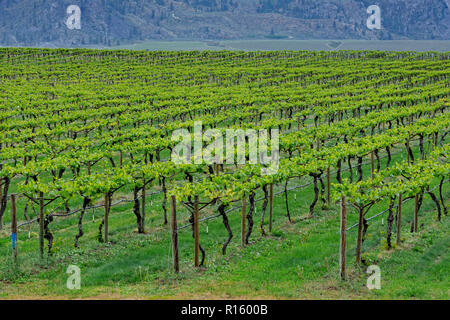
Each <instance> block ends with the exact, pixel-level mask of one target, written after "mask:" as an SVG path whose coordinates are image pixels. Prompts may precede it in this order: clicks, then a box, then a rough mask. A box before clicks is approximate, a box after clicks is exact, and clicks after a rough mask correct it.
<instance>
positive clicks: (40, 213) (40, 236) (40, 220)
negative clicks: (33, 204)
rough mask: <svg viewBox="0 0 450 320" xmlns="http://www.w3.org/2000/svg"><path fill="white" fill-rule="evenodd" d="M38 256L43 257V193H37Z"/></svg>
mask: <svg viewBox="0 0 450 320" xmlns="http://www.w3.org/2000/svg"><path fill="white" fill-rule="evenodd" d="M39 257H40V258H41V259H43V258H44V193H43V192H40V193H39Z"/></svg>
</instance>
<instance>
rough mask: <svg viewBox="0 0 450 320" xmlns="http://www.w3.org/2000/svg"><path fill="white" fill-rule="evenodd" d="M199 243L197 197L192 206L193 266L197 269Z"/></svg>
mask: <svg viewBox="0 0 450 320" xmlns="http://www.w3.org/2000/svg"><path fill="white" fill-rule="evenodd" d="M199 251H200V241H199V233H198V196H195V204H194V265H195V266H196V267H198V266H199V265H200V262H199Z"/></svg>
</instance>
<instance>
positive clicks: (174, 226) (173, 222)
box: [170, 196, 180, 273]
mask: <svg viewBox="0 0 450 320" xmlns="http://www.w3.org/2000/svg"><path fill="white" fill-rule="evenodd" d="M170 205H171V206H170V216H171V224H170V226H171V229H172V260H173V269H174V271H175V273H178V272H180V264H179V262H178V225H177V198H176V197H175V196H171V197H170Z"/></svg>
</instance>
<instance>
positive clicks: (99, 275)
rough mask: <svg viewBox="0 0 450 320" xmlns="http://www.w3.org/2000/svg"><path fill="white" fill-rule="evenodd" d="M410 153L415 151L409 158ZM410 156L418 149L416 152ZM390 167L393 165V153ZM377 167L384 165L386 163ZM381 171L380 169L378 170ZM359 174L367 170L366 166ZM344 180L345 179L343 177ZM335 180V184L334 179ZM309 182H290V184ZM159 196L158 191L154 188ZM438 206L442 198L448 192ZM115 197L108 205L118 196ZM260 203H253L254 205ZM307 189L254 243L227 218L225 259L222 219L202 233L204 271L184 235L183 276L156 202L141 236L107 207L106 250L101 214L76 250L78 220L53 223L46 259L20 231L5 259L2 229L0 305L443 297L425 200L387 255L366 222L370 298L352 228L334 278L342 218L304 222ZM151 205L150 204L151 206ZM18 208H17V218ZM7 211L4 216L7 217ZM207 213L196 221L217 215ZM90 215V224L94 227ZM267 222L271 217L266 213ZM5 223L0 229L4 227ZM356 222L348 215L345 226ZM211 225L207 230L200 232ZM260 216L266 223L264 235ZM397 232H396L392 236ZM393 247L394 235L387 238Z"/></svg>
mask: <svg viewBox="0 0 450 320" xmlns="http://www.w3.org/2000/svg"><path fill="white" fill-rule="evenodd" d="M416 149H417V148H415V150H416ZM416 154H417V150H416ZM394 160H396V161H399V160H400V156H398V155H396V156H395V157H394ZM382 164H383V165H384V164H385V159H383V162H382ZM382 167H383V166H382ZM364 171H365V176H367V175H368V167H367V166H365V168H364ZM346 174H348V173H346ZM333 180H334V177H333ZM305 181H307V180H306V178H305V179H303V180H301V181H299V180H298V179H297V180H294V179H293V180H292V181H291V183H292V185H298V184H303V183H304V182H305ZM155 188H156V189H157V188H158V187H155ZM444 191H445V199H448V196H449V190H448V188H447V189H445V188H444ZM123 196H124V194H117V195H116V196H115V198H114V199H115V200H117V199H118V198H119V197H123ZM259 196H260V195H258V197H257V198H259ZM311 199H312V186H309V187H307V188H304V189H297V190H295V191H290V192H289V203H290V207H291V215H292V217H293V220H294V223H293V224H291V223H289V222H288V221H287V218H286V210H285V205H284V199H283V197H282V195H280V196H278V197H275V201H274V229H273V231H272V233H271V234H269V235H267V236H262V235H261V233H260V231H259V221H260V212H261V210H260V208H261V202H258V206H257V213H256V214H255V215H254V221H255V225H254V229H253V230H254V231H253V234H252V237H251V244H250V246H248V247H246V248H241V247H240V210H235V211H233V212H231V213H230V214H229V219H230V225H231V227H232V230H233V234H234V238H233V240H232V242H231V244H230V245H229V247H228V249H227V255H226V256H222V254H221V248H222V243H223V242H224V241H225V239H226V238H227V233H226V230H225V228H224V226H223V224H222V221H221V219H220V218H219V219H215V220H212V221H209V222H208V223H206V222H204V223H202V224H201V225H200V242H201V245H202V246H203V247H204V248H205V250H206V254H207V258H206V263H205V267H204V268H200V269H195V268H194V266H193V251H194V243H193V238H192V231H191V228H186V229H183V230H181V231H180V232H179V249H180V267H181V273H180V274H179V275H175V274H174V273H173V272H172V270H171V256H170V255H171V251H170V250H171V249H170V248H171V244H170V233H169V229H168V227H167V226H164V225H163V216H162V210H161V201H162V198H161V195H157V196H153V197H151V198H148V199H147V200H148V204H147V207H148V208H149V212H148V213H147V215H148V219H147V234H145V235H140V234H137V232H136V223H135V217H134V215H133V213H132V204H131V203H128V204H125V205H122V206H117V207H114V209H113V212H112V214H111V216H110V239H111V244H103V243H99V242H98V241H97V235H98V226H99V223H100V221H101V217H102V214H103V212H102V211H101V210H100V209H97V210H96V211H94V212H91V211H90V212H88V213H87V214H86V216H85V220H84V231H85V235H84V236H83V237H82V238H81V240H80V246H81V248H79V249H75V248H74V247H73V241H74V237H75V235H76V234H77V232H78V229H77V219H78V217H77V216H73V217H70V218H59V219H57V221H55V222H53V223H52V224H51V231H52V232H53V235H54V237H55V245H54V248H53V254H52V255H51V256H47V255H46V259H45V261H39V257H38V230H37V226H36V225H33V226H32V227H31V229H30V231H31V239H29V240H28V238H27V236H28V227H24V228H21V229H20V233H19V243H18V245H19V261H18V265H17V266H15V265H14V264H13V262H12V259H11V241H10V238H9V230H8V225H6V226H5V229H4V230H3V231H0V297H2V298H125V297H126V298H152V299H153V298H197V299H203V298H213V299H227V298H246V299H247V298H271V299H272V298H274V299H282V298H287V299H310V298H325V299H329V298H338V299H340V298H343V299H350V298H351V299H361V298H369V299H380V298H383V299H397V298H398V299H411V298H421V299H448V298H449V292H448V291H449V288H450V286H449V285H450V283H449V279H450V277H449V270H450V269H449V259H450V255H449V250H448V249H449V243H450V241H449V240H450V239H449V235H448V227H449V221H448V217H443V220H442V221H441V222H437V221H436V216H437V215H436V211H435V208H434V205H433V203H432V201H431V200H430V199H429V197H426V198H425V201H424V204H423V206H422V208H421V211H420V219H419V221H420V232H419V233H417V234H413V233H410V232H409V226H410V223H411V218H412V215H413V201H409V202H407V203H406V204H405V206H404V211H403V212H404V218H403V222H404V223H403V228H402V232H403V244H402V246H401V247H400V248H394V249H392V250H390V251H388V250H387V249H386V248H385V240H384V239H385V233H386V225H382V219H383V220H384V221H385V220H386V216H381V217H378V218H376V219H374V220H372V221H371V223H370V227H369V229H368V238H367V240H366V241H365V243H364V246H363V255H364V258H365V259H366V260H367V261H368V263H369V264H377V265H379V266H380V268H381V272H382V273H381V277H382V288H381V290H368V289H367V287H366V279H367V275H366V274H365V268H366V267H362V268H361V269H357V268H356V267H355V265H354V260H355V257H354V247H355V241H356V229H352V230H350V231H349V232H348V256H347V261H348V272H349V279H348V280H347V281H344V282H343V281H341V280H340V279H339V276H338V248H339V233H338V230H339V214H338V206H337V205H333V206H332V208H330V209H329V210H320V205H318V206H317V207H316V212H315V217H314V218H312V219H304V218H305V217H307V216H308V208H309V204H310V202H311ZM150 204H152V206H150ZM386 207H387V203H385V202H383V203H380V204H378V205H376V206H375V207H374V208H373V209H372V210H371V211H370V212H369V214H368V216H372V215H373V214H375V213H378V212H380V211H382V210H384V209H385V208H386ZM22 208H23V206H19V214H20V212H22V211H21V210H22ZM7 212H9V211H7ZM215 213H216V212H215V211H212V210H210V209H208V210H206V211H205V212H202V213H201V217H204V216H208V215H211V214H215ZM93 216H94V218H95V220H94V221H93V220H92V219H93ZM266 217H268V214H267V215H266ZM8 219H9V217H7V219H6V221H8ZM178 219H179V225H180V226H181V225H183V224H185V223H186V222H187V219H188V213H187V211H186V210H185V209H183V208H181V207H180V208H179V210H178ZM356 221H357V216H356V213H355V212H354V211H351V212H350V214H349V222H348V225H349V226H350V225H352V224H354V223H355V222H356ZM207 227H208V232H207V230H206V228H207ZM267 229H268V226H267V218H266V231H267ZM394 234H395V229H394ZM394 242H395V236H394ZM72 264H74V265H77V266H78V267H80V268H81V271H82V289H81V290H80V291H71V290H68V289H67V288H66V281H67V278H68V275H67V274H66V273H65V272H66V270H67V267H68V266H69V265H72Z"/></svg>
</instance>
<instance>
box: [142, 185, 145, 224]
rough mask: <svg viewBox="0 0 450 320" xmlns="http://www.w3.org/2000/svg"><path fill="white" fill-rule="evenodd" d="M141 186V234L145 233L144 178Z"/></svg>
mask: <svg viewBox="0 0 450 320" xmlns="http://www.w3.org/2000/svg"><path fill="white" fill-rule="evenodd" d="M143 180H144V181H143V185H142V232H143V233H145V201H146V199H145V178H144V179H143Z"/></svg>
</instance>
